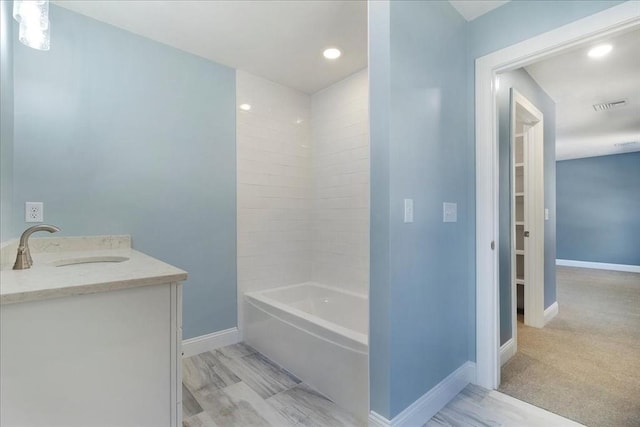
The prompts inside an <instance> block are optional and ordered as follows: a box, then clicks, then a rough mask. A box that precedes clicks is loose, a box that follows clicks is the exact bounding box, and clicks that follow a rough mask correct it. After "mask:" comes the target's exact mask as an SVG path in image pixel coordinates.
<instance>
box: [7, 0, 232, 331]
mask: <svg viewBox="0 0 640 427" xmlns="http://www.w3.org/2000/svg"><path fill="white" fill-rule="evenodd" d="M50 17H51V22H52V23H53V25H52V28H53V31H52V40H51V50H50V51H49V52H41V51H36V50H33V49H30V48H27V47H25V46H23V45H22V44H20V43H19V42H18V41H17V37H16V38H15V39H16V40H15V41H14V66H15V73H14V77H15V82H14V83H15V147H14V149H15V152H14V205H13V207H14V219H15V221H14V230H21V229H24V228H25V227H26V226H27V224H25V223H23V222H21V221H22V220H23V214H22V212H23V209H24V202H25V201H27V200H28V201H42V202H44V205H45V209H44V213H45V220H46V222H47V223H52V224H56V225H58V226H60V227H61V228H62V229H63V230H64V231H63V233H64V235H67V236H73V235H96V234H119V233H124V234H131V235H132V237H133V245H134V247H135V248H136V249H139V250H141V251H143V252H146V253H148V254H150V255H152V256H154V257H157V258H159V259H161V260H163V261H166V262H168V263H171V264H173V265H176V266H178V267H180V268H183V269H185V270H187V271H188V272H189V279H188V280H187V282H186V284H185V286H184V334H183V335H184V338H190V337H194V336H198V335H202V334H207V333H211V332H214V331H218V330H222V329H226V328H230V327H234V326H235V325H236V171H235V165H236V162H235V71H234V70H233V69H231V68H227V67H223V66H221V65H217V64H215V63H212V62H209V61H206V60H204V59H201V58H199V57H196V56H193V55H190V54H187V53H184V52H181V51H178V50H176V49H173V48H170V47H167V46H165V45H162V44H159V43H156V42H153V41H150V40H148V39H145V38H142V37H138V36H136V35H134V34H131V33H128V32H126V31H123V30H120V29H117V28H115V27H112V26H109V25H106V24H103V23H100V22H98V21H94V20H92V19H89V18H87V17H84V16H81V15H79V14H75V13H72V12H69V11H67V10H65V9H62V8H59V7H56V6H54V5H52V6H51V10H50Z"/></svg>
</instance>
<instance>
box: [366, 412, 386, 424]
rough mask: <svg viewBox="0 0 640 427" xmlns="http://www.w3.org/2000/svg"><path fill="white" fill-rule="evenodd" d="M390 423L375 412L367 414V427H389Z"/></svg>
mask: <svg viewBox="0 0 640 427" xmlns="http://www.w3.org/2000/svg"><path fill="white" fill-rule="evenodd" d="M390 425H391V421H389V420H388V419H386V418H385V417H383V416H382V415H380V414H378V413H377V412H375V411H371V412H370V413H369V427H389V426H390Z"/></svg>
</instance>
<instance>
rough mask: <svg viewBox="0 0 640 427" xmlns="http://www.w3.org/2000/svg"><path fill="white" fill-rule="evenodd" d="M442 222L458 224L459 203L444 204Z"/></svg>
mask: <svg viewBox="0 0 640 427" xmlns="http://www.w3.org/2000/svg"><path fill="white" fill-rule="evenodd" d="M442 222H458V204H457V203H448V202H444V203H442Z"/></svg>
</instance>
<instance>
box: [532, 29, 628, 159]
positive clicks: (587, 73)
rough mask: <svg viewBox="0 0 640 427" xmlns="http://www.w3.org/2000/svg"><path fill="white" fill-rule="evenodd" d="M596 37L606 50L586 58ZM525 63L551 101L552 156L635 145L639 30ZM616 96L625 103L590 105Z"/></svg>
mask: <svg viewBox="0 0 640 427" xmlns="http://www.w3.org/2000/svg"><path fill="white" fill-rule="evenodd" d="M600 43H609V44H611V45H612V46H613V50H612V51H611V53H610V54H609V55H607V56H606V57H604V58H601V59H592V58H589V57H588V56H587V52H588V50H589V49H590V48H591V47H593V46H594V45H597V44H600ZM525 69H526V70H527V72H528V73H529V74H530V75H531V77H533V79H534V80H535V81H536V82H537V83H538V84H539V85H540V86H541V87H542V88H543V89H544V90H545V92H547V94H549V96H550V97H551V98H552V99H553V100H554V101H555V103H556V158H557V159H558V160H564V159H570V158H579V157H591V156H601V155H606V154H615V153H624V152H630V151H640V31H632V32H626V33H622V34H618V35H614V36H611V37H608V38H606V39H600V40H597V41H592V42H589V43H587V44H583V45H581V46H580V47H578V48H575V49H572V50H570V51H568V52H566V53H561V54H560V55H558V56H554V57H551V58H548V59H544V60H542V61H540V62H536V63H534V64H532V65H528V66H527V67H525ZM620 99H626V100H627V105H626V106H624V107H619V108H615V109H611V110H608V111H595V110H594V108H593V104H598V103H604V102H610V101H617V100H620ZM630 142H635V144H626V145H616V144H624V143H630ZM638 167H640V165H639V166H638Z"/></svg>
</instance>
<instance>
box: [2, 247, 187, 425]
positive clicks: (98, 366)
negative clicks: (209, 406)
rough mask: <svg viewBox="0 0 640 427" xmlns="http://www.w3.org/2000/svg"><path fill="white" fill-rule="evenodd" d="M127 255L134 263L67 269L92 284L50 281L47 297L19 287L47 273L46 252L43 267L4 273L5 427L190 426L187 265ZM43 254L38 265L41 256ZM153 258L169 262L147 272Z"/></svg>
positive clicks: (3, 351)
mask: <svg viewBox="0 0 640 427" xmlns="http://www.w3.org/2000/svg"><path fill="white" fill-rule="evenodd" d="M126 256H127V257H129V258H130V259H129V261H127V262H130V264H129V266H127V265H125V263H121V264H120V265H117V264H113V265H97V264H96V265H94V266H91V265H89V264H87V265H85V266H81V265H78V266H71V267H64V268H66V271H64V272H63V273H60V274H71V275H74V276H75V277H76V282H77V283H80V282H81V281H82V277H81V276H84V277H85V278H86V279H87V282H89V283H88V284H87V285H78V286H75V287H71V289H69V288H68V287H59V288H58V289H57V291H58V292H59V294H58V295H57V296H56V295H54V294H52V293H51V288H50V287H48V286H45V287H44V288H46V289H44V290H46V291H47V292H49V293H47V292H44V294H45V295H46V297H45V298H44V299H39V298H38V295H39V293H38V291H33V292H31V293H24V292H23V293H22V294H21V296H20V295H18V296H16V295H17V294H16V293H15V292H13V293H12V292H11V290H12V289H19V288H20V283H19V282H20V281H21V280H28V278H29V273H32V275H34V277H32V279H37V276H38V274H41V273H42V274H46V273H47V272H46V271H42V270H45V269H46V266H45V267H43V264H42V260H41V264H40V269H39V270H38V269H37V268H34V270H33V271H32V272H29V271H28V270H25V271H20V272H5V271H3V272H2V273H3V276H2V280H3V281H5V280H6V281H8V286H4V285H5V283H2V284H1V285H0V289H1V290H2V291H3V298H4V300H3V301H2V302H3V303H2V305H0V425H1V426H2V427H11V426H30V427H36V426H47V427H50V426H65V427H74V426H82V427H87V426H118V427H123V426H150V427H151V426H153V427H162V426H176V427H177V426H180V425H182V396H181V390H182V388H181V379H182V375H181V342H182V309H181V307H182V289H181V288H182V285H181V284H180V281H181V280H184V278H186V273H184V272H183V271H181V270H179V269H176V268H174V267H171V266H169V265H167V264H164V263H161V262H160V261H158V260H155V259H153V258H150V257H147V256H144V255H143V254H140V253H139V252H136V251H129V252H128V254H127V255H126ZM34 261H35V263H36V264H35V265H34V267H35V266H37V265H38V264H37V263H38V258H37V257H36V255H35V254H34ZM145 263H146V264H147V265H150V264H154V263H155V264H154V265H155V267H158V268H161V269H164V270H163V272H161V273H160V272H159V273H157V274H155V275H154V273H152V272H151V271H152V270H154V268H152V267H150V268H149V269H148V271H147V272H146V273H145V272H144V271H143V272H141V270H144V266H143V264H145ZM104 264H106V263H104ZM137 267H140V268H137ZM127 268H128V269H130V272H131V274H130V275H129V276H127V274H126V272H125V269H127ZM118 269H120V270H118ZM171 269H173V270H171ZM60 271H63V270H62V269H60V270H53V273H55V274H58V273H59V272H60ZM109 274H112V276H114V277H109ZM92 275H93V276H95V277H98V276H101V277H103V279H101V280H99V279H95V278H93V277H92ZM115 276H118V277H117V278H116V277H115ZM163 280H167V281H166V282H163ZM11 281H14V282H13V283H12V282H11ZM77 283H76V284H77ZM13 285H15V286H13ZM7 290H8V291H7ZM5 291H7V292H5ZM42 291H43V289H40V295H41V294H42ZM65 293H67V294H68V295H64V294H65ZM16 298H17V300H16Z"/></svg>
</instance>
